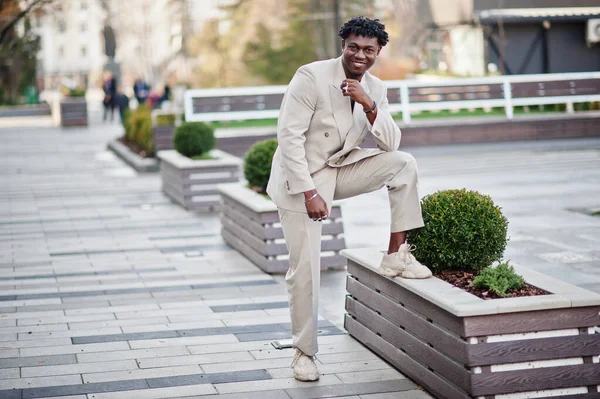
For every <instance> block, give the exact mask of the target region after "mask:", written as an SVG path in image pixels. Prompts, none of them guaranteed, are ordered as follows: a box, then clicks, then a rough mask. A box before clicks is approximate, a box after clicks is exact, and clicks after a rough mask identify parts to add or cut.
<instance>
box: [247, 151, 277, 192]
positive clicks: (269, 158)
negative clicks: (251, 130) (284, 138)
mask: <svg viewBox="0 0 600 399" xmlns="http://www.w3.org/2000/svg"><path fill="white" fill-rule="evenodd" d="M276 149H277V140H275V139H270V140H263V141H259V142H258V143H256V144H254V145H253V146H252V147H251V148H250V149H249V150H248V152H247V153H246V156H245V157H244V177H246V180H248V184H249V185H250V187H251V188H253V189H254V190H256V191H258V192H260V193H265V192H266V190H267V183H268V182H269V177H270V176H271V163H272V162H273V155H274V154H275V150H276Z"/></svg>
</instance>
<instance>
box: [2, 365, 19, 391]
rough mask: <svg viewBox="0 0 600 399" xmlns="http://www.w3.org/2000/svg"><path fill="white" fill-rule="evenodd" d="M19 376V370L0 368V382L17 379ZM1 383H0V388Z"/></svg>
mask: <svg viewBox="0 0 600 399" xmlns="http://www.w3.org/2000/svg"><path fill="white" fill-rule="evenodd" d="M20 376H21V375H20V373H19V368H18V367H17V368H10V369H6V368H0V380H6V379H9V378H19V377H20ZM1 385H2V382H1V381H0V386H1Z"/></svg>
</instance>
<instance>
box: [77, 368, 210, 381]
mask: <svg viewBox="0 0 600 399" xmlns="http://www.w3.org/2000/svg"><path fill="white" fill-rule="evenodd" d="M89 364H95V363H89ZM201 373H202V369H201V368H200V366H198V365H197V364H194V365H186V366H175V367H157V368H151V369H138V368H137V367H136V368H135V369H128V370H123V371H109V372H98V373H95V372H94V373H91V374H83V375H82V378H83V382H84V383H85V384H89V383H96V382H108V381H125V380H141V379H146V380H148V381H150V380H151V379H154V378H161V377H168V378H175V377H177V376H186V375H191V374H194V375H196V374H201ZM176 385H177V384H176Z"/></svg>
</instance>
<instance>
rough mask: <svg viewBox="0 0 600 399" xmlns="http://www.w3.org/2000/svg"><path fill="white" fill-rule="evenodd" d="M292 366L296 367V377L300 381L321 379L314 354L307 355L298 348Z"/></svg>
mask: <svg viewBox="0 0 600 399" xmlns="http://www.w3.org/2000/svg"><path fill="white" fill-rule="evenodd" d="M291 367H292V369H294V377H295V378H296V379H297V380H298V381H317V380H318V379H319V369H317V365H316V364H315V360H314V358H313V356H307V355H305V354H304V352H302V351H301V350H300V349H298V348H296V354H295V355H294V360H293V361H292V366H291Z"/></svg>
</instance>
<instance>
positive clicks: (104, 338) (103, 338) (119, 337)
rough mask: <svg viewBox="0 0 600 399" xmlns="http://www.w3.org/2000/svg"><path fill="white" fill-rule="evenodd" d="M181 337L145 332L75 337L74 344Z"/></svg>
mask: <svg viewBox="0 0 600 399" xmlns="http://www.w3.org/2000/svg"><path fill="white" fill-rule="evenodd" d="M175 337H179V334H178V333H177V332H176V331H161V332H144V333H133V334H108V335H92V336H88V337H73V338H71V341H72V342H73V344H92V343H98V342H117V341H135V340H148V339H154V338H175Z"/></svg>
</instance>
